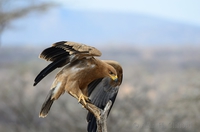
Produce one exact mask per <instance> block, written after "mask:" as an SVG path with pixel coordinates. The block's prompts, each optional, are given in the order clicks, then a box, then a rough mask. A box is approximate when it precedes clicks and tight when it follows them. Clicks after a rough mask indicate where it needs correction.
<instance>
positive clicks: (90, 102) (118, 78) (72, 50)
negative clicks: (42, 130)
mask: <svg viewBox="0 0 200 132" xmlns="http://www.w3.org/2000/svg"><path fill="white" fill-rule="evenodd" d="M94 56H101V52H100V51H99V50H97V49H96V48H94V47H91V46H87V45H84V44H79V43H75V42H69V41H61V42H57V43H55V44H53V45H52V47H49V48H47V49H45V50H44V51H43V52H42V53H41V54H40V58H42V59H45V60H47V61H52V63H51V64H49V65H48V66H47V67H46V68H44V69H43V70H42V71H41V72H40V73H39V74H38V76H37V77H36V78H35V82H34V86H35V85H37V83H39V82H40V81H41V80H42V79H43V78H44V77H45V76H46V75H47V74H49V73H50V72H51V71H53V70H54V69H56V68H58V67H63V66H64V68H63V69H62V70H61V71H60V72H58V74H57V75H56V77H55V80H54V82H53V84H52V86H51V90H50V92H49V94H48V96H47V98H46V100H45V102H44V103H43V105H42V108H41V111H40V115H39V116H40V117H45V116H47V114H48V112H49V110H50V108H51V105H52V104H53V102H54V100H57V99H58V98H59V97H60V95H62V94H63V93H65V92H68V93H69V94H70V95H72V96H73V97H75V98H76V99H77V100H78V101H79V102H80V103H81V104H82V105H83V106H84V107H85V108H91V109H93V108H94V107H93V106H94V105H95V106H97V107H99V108H104V107H105V105H106V103H107V102H108V101H109V100H112V102H113V103H114V100H115V97H116V95H117V92H118V88H119V86H120V84H121V82H122V74H123V73H122V68H121V66H120V65H119V63H117V62H115V61H103V60H99V59H97V58H94ZM94 109H95V108H94ZM88 110H89V109H88ZM90 112H92V113H88V117H87V120H88V122H89V124H88V131H89V132H93V131H96V129H95V127H96V126H95V125H96V122H94V121H96V120H94V119H95V118H94V115H95V116H96V117H97V116H98V114H99V113H95V112H93V111H90ZM93 114H94V115H93ZM99 116H100V115H99Z"/></svg>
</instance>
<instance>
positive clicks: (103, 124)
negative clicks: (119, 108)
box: [96, 100, 112, 132]
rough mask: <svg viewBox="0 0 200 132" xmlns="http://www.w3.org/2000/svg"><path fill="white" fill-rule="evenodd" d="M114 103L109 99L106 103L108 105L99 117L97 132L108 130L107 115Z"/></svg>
mask: <svg viewBox="0 0 200 132" xmlns="http://www.w3.org/2000/svg"><path fill="white" fill-rule="evenodd" d="M111 105H112V101H111V100H109V101H108V103H107V104H106V107H105V108H104V110H101V116H100V119H99V120H98V119H97V121H96V122H97V132H107V124H106V123H107V117H108V112H109V110H110V107H111Z"/></svg>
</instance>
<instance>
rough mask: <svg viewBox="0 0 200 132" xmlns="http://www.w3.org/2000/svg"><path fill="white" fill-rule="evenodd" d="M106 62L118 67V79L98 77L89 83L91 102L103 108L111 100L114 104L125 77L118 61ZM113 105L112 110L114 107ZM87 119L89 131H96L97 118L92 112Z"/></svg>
mask: <svg viewBox="0 0 200 132" xmlns="http://www.w3.org/2000/svg"><path fill="white" fill-rule="evenodd" d="M105 62H107V63H108V64H110V65H111V66H113V67H114V68H115V69H116V71H117V76H118V81H117V82H115V81H113V80H112V79H111V78H109V77H106V78H102V79H97V80H95V81H93V82H92V83H90V84H89V85H88V95H89V99H90V100H91V103H92V104H94V105H95V106H97V107H98V108H101V109H104V107H105V106H106V104H107V102H108V101H109V100H111V101H112V106H113V104H114V102H115V99H116V96H117V93H118V90H119V87H120V85H121V82H122V78H123V73H122V68H121V66H120V65H119V64H118V63H117V62H114V61H105ZM112 106H111V108H110V110H111V109H112ZM109 113H110V111H109ZM109 113H108V114H109ZM87 121H88V127H87V130H88V132H96V130H97V125H96V118H95V117H94V115H93V114H92V113H90V112H89V113H88V115H87Z"/></svg>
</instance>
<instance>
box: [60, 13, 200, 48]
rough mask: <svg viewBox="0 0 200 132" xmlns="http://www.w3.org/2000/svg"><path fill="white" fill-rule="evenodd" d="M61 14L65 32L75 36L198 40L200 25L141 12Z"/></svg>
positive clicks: (180, 42) (142, 41)
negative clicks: (173, 20)
mask: <svg viewBox="0 0 200 132" xmlns="http://www.w3.org/2000/svg"><path fill="white" fill-rule="evenodd" d="M62 16H65V17H63V22H64V23H67V24H65V25H66V26H65V27H64V28H65V30H66V31H67V33H66V36H69V37H72V38H76V39H75V40H79V39H80V40H85V39H86V40H85V41H86V42H90V41H91V42H93V43H95V42H99V43H102V42H113V43H121V42H125V43H130V44H133V45H134V44H135V45H138V44H141V45H158V44H164V45H168V44H170V45H173V44H176V45H177V44H178V45H183V44H184V45H190V44H191V45H198V44H200V27H198V26H193V25H187V24H183V23H178V22H172V21H169V20H164V19H160V18H156V17H151V16H145V15H142V14H133V13H111V12H89V11H88V12H87V11H85V12H83V11H76V12H75V11H73V12H72V11H64V12H62ZM79 22H80V23H81V24H79ZM64 23H63V24H64ZM69 31H73V32H69ZM74 36H76V37H74Z"/></svg>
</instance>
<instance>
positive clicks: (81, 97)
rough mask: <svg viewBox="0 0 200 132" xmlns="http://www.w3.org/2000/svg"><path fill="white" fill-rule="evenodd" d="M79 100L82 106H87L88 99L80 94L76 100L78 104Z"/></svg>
mask: <svg viewBox="0 0 200 132" xmlns="http://www.w3.org/2000/svg"><path fill="white" fill-rule="evenodd" d="M81 100H82V101H83V106H84V107H85V105H87V102H88V101H89V98H88V97H87V96H85V95H83V94H81V95H80V96H79V98H78V102H79V103H80V102H81Z"/></svg>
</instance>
